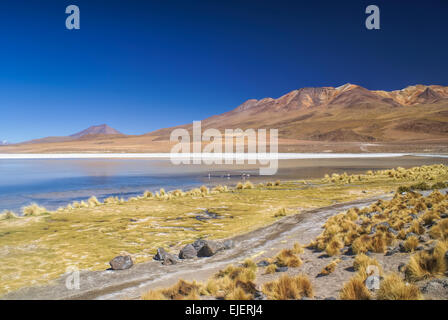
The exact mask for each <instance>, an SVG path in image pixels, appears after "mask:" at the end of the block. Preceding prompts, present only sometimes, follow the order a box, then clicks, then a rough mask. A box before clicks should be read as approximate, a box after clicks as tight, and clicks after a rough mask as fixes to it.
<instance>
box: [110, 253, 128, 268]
mask: <svg viewBox="0 0 448 320" xmlns="http://www.w3.org/2000/svg"><path fill="white" fill-rule="evenodd" d="M109 264H110V267H111V269H112V270H125V269H129V268H130V267H132V266H133V265H134V263H133V262H132V258H131V256H118V257H115V258H113V259H112V260H111V261H110V262H109Z"/></svg>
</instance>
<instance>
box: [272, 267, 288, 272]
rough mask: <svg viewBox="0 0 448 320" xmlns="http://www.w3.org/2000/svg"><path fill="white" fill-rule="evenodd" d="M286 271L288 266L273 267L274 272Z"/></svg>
mask: <svg viewBox="0 0 448 320" xmlns="http://www.w3.org/2000/svg"><path fill="white" fill-rule="evenodd" d="M286 271H288V267H277V269H275V272H286Z"/></svg>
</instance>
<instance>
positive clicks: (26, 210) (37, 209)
mask: <svg viewBox="0 0 448 320" xmlns="http://www.w3.org/2000/svg"><path fill="white" fill-rule="evenodd" d="M22 213H23V215H24V216H26V217H28V216H38V215H41V214H45V213H48V210H47V209H45V208H44V207H41V206H39V205H37V204H36V203H32V204H30V205H29V206H26V207H23V208H22Z"/></svg>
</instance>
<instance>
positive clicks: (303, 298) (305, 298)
mask: <svg viewBox="0 0 448 320" xmlns="http://www.w3.org/2000/svg"><path fill="white" fill-rule="evenodd" d="M300 300H313V299H312V298H309V297H302V298H301V299H300Z"/></svg>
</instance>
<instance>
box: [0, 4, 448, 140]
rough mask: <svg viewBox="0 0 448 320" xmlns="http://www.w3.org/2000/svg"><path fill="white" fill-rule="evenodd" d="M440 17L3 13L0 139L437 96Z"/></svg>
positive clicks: (357, 9)
mask: <svg viewBox="0 0 448 320" xmlns="http://www.w3.org/2000/svg"><path fill="white" fill-rule="evenodd" d="M69 4H76V5H78V6H79V7H80V10H81V30H76V31H70V30H67V29H66V28H65V19H66V16H67V15H66V14H65V7H66V6H67V5H69ZM369 4H377V5H379V7H380V9H381V30H379V31H369V30H367V29H366V28H365V27H364V21H365V18H366V17H367V15H366V14H365V13H364V11H365V8H366V6H367V5H369ZM447 17H448V1H444V0H438V1H436V0H433V1H400V0H388V1H376V0H370V1H319V0H317V1H282V0H275V1H274V0H272V1H263V0H225V1H224V0H220V1H217V0H207V1H187V0H182V1H174V0H173V1H169V0H161V1H143V0H126V1H125V0H121V1H118V0H107V1H99V0H88V1H77V0H70V1H65V0H59V1H46V0H28V1H25V0H2V1H1V2H0V35H1V37H0V41H1V50H0V140H3V139H6V140H9V141H11V142H18V141H24V140H28V139H33V138H39V137H45V136H54V135H69V134H72V133H74V132H77V131H80V130H82V129H85V128H86V127H88V126H90V125H93V124H101V123H107V124H109V125H110V126H112V127H114V128H116V129H118V130H120V131H122V132H124V133H127V134H143V133H146V132H150V131H152V130H155V129H158V128H162V127H167V126H172V125H178V124H183V123H189V122H191V121H193V120H200V119H203V118H205V117H208V116H211V115H214V114H217V113H222V112H225V111H228V110H230V109H233V108H235V107H237V106H238V105H239V104H241V103H242V102H244V101H245V100H247V99H250V98H257V99H260V98H264V97H274V98H276V97H279V96H281V95H283V94H285V93H287V92H289V91H291V90H294V89H297V88H301V87H306V86H339V85H342V84H344V83H347V82H350V83H355V84H359V85H362V86H365V87H366V88H369V89H385V90H393V89H401V88H403V87H406V86H408V85H412V84H417V83H422V84H441V85H448V78H447V75H448V59H447V57H448V41H447V34H448V22H447V21H448V19H447Z"/></svg>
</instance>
